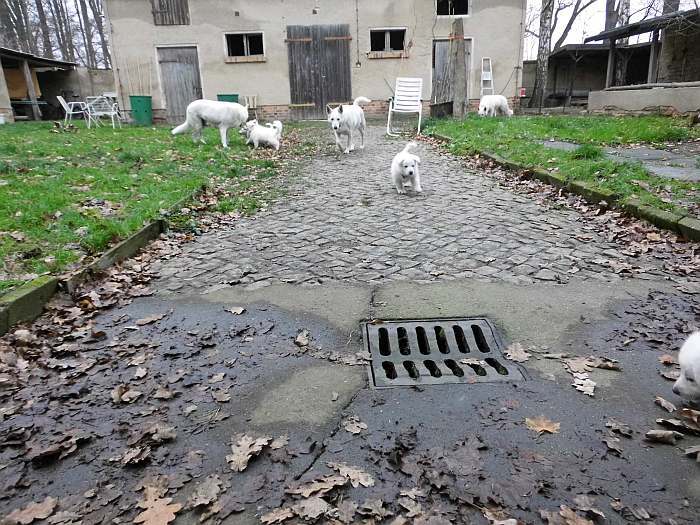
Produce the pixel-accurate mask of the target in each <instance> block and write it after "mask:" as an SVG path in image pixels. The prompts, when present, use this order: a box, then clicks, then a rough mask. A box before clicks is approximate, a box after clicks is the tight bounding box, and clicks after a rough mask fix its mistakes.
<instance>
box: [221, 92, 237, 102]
mask: <svg viewBox="0 0 700 525" xmlns="http://www.w3.org/2000/svg"><path fill="white" fill-rule="evenodd" d="M216 100H219V101H221V102H238V93H230V94H228V95H227V94H224V93H219V94H218V95H216Z"/></svg>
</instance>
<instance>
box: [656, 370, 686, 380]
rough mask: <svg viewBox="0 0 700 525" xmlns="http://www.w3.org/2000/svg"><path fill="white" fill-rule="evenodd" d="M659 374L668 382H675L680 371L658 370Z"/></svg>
mask: <svg viewBox="0 0 700 525" xmlns="http://www.w3.org/2000/svg"><path fill="white" fill-rule="evenodd" d="M659 374H661V377H663V378H664V379H668V380H669V381H676V380H677V379H678V378H679V377H680V376H681V372H680V370H659Z"/></svg>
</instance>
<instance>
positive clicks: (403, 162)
mask: <svg viewBox="0 0 700 525" xmlns="http://www.w3.org/2000/svg"><path fill="white" fill-rule="evenodd" d="M417 146H418V145H417V144H416V143H415V142H409V143H408V144H406V147H405V148H404V149H403V150H401V151H400V152H399V153H397V154H396V156H395V157H394V160H392V161H391V178H392V180H393V181H394V186H395V187H396V191H397V192H398V193H399V195H403V194H405V193H406V189H405V188H404V185H405V184H407V183H408V184H410V185H411V188H413V191H415V192H417V193H421V192H422V191H423V188H422V187H421V185H420V173H419V172H418V165H419V164H420V157H419V156H418V155H414V154H413V153H411V149H413V148H415V147H417Z"/></svg>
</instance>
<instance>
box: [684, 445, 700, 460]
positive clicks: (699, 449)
mask: <svg viewBox="0 0 700 525" xmlns="http://www.w3.org/2000/svg"><path fill="white" fill-rule="evenodd" d="M683 453H684V454H685V455H686V456H690V457H691V458H692V457H693V456H695V458H696V459H697V461H698V463H700V445H698V446H695V447H689V448H686V449H685V450H684V451H683Z"/></svg>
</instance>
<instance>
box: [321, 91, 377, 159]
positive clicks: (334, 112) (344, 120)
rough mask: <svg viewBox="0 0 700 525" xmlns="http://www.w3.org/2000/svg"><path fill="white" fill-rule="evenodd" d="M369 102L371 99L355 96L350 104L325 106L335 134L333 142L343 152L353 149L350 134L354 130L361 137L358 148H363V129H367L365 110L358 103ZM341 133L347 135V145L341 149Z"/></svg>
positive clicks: (353, 145) (353, 144)
mask: <svg viewBox="0 0 700 525" xmlns="http://www.w3.org/2000/svg"><path fill="white" fill-rule="evenodd" d="M370 102H372V101H371V100H370V99H368V98H366V97H357V98H356V99H355V100H354V102H353V103H352V104H350V105H347V104H343V105H340V106H338V107H337V108H331V107H330V106H327V107H326V111H327V113H328V122H329V123H330V125H331V129H332V130H333V135H334V136H335V144H336V146H338V149H339V150H340V151H342V152H343V153H350V152H351V151H352V150H354V149H355V143H354V142H353V140H352V134H353V133H354V132H357V133H359V134H360V138H361V139H362V142H361V144H360V149H365V130H366V129H367V122H366V121H365V112H364V111H363V109H362V108H361V107H360V104H369V103H370ZM342 135H347V137H348V145H347V146H346V147H345V149H343V145H342V144H341V143H340V137H341V136H342Z"/></svg>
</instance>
